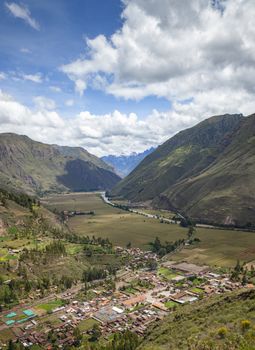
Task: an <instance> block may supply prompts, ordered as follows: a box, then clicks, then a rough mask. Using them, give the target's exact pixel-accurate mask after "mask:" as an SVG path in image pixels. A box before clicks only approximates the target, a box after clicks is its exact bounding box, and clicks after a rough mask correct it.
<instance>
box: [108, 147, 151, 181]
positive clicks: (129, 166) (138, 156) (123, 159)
mask: <svg viewBox="0 0 255 350" xmlns="http://www.w3.org/2000/svg"><path fill="white" fill-rule="evenodd" d="M154 150H155V148H153V147H151V148H150V149H147V150H145V151H144V152H142V153H132V154H130V155H128V156H124V155H121V156H114V155H109V156H104V157H102V160H103V161H104V162H105V163H107V164H109V165H110V166H112V167H113V168H114V170H115V172H116V173H117V174H118V175H119V176H121V177H125V176H127V175H128V174H130V173H131V171H133V170H134V169H135V167H137V165H138V164H140V163H141V161H142V160H143V159H144V158H145V157H146V156H148V155H149V154H151V153H152V152H153V151H154Z"/></svg>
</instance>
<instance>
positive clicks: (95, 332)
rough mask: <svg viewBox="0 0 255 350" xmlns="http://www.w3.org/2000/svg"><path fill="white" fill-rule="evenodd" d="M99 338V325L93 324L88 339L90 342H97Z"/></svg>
mask: <svg viewBox="0 0 255 350" xmlns="http://www.w3.org/2000/svg"><path fill="white" fill-rule="evenodd" d="M100 337H101V330H100V328H99V325H98V324H97V323H95V324H94V325H93V328H92V330H91V337H90V341H93V342H95V341H97V340H98V339H99V338H100Z"/></svg>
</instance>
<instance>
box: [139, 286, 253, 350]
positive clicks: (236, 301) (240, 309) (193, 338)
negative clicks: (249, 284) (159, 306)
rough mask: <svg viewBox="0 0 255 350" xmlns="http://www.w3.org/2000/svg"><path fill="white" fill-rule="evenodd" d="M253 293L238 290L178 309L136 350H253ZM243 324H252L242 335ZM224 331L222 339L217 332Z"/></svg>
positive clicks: (151, 331) (154, 328) (151, 332)
mask: <svg viewBox="0 0 255 350" xmlns="http://www.w3.org/2000/svg"><path fill="white" fill-rule="evenodd" d="M254 298H255V290H239V291H235V292H233V293H228V294H227V295H215V296H213V297H211V298H208V299H203V300H201V301H199V302H196V303H194V304H187V305H184V306H182V307H181V308H177V310H176V311H173V312H172V313H171V314H170V315H169V316H167V317H166V318H164V320H163V321H161V322H160V323H159V324H158V327H153V328H152V329H150V330H149V332H148V334H147V336H145V337H144V340H143V341H142V344H141V346H140V347H139V350H165V349H168V350H176V349H178V350H186V349H196V350H204V349H210V350H219V349H220V350H223V349H232V350H241V349H243V350H252V349H254V348H255V338H254V328H253V327H254V326H255V324H254V322H255V321H254V320H255V309H254ZM243 320H249V321H250V322H251V326H250V330H249V331H247V332H245V333H244V332H243V331H242V328H241V325H242V321H243ZM222 327H225V328H226V329H227V334H226V337H224V339H222V338H220V337H219V329H221V328H222Z"/></svg>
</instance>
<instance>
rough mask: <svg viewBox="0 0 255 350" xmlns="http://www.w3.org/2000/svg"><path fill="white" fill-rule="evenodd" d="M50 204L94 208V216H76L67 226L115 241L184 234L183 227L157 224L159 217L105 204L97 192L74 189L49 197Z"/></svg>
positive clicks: (136, 243) (171, 237) (62, 207)
mask: <svg viewBox="0 0 255 350" xmlns="http://www.w3.org/2000/svg"><path fill="white" fill-rule="evenodd" d="M46 200H47V204H48V206H49V207H50V208H52V209H54V208H56V209H58V210H68V209H69V210H84V211H90V210H93V211H95V215H94V216H87V215H86V216H75V217H73V218H70V219H69V221H68V225H69V227H70V228H71V229H72V230H73V231H75V232H76V233H78V234H80V235H90V236H91V235H95V236H101V237H105V238H106V237H108V238H109V239H110V240H111V241H112V242H113V243H114V244H116V245H122V246H125V245H126V244H127V243H128V242H129V241H130V242H131V243H132V245H133V246H135V247H141V248H145V247H146V245H147V244H148V242H150V241H152V240H154V239H155V237H156V236H157V235H158V236H159V237H160V238H161V239H162V240H169V241H174V240H177V239H179V238H183V237H184V236H185V234H186V230H185V229H183V228H181V227H179V226H177V225H167V224H160V222H159V221H158V220H155V219H149V218H146V217H143V216H141V215H136V214H132V213H129V212H125V211H123V210H120V209H117V208H113V207H111V206H109V205H107V204H105V203H104V202H103V201H102V199H101V198H100V196H99V194H96V193H75V194H68V195H58V196H53V197H48V198H47V199H46Z"/></svg>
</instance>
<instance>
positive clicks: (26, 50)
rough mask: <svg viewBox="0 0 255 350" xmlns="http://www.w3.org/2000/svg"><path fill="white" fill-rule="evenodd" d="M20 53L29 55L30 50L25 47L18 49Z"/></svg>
mask: <svg viewBox="0 0 255 350" xmlns="http://www.w3.org/2000/svg"><path fill="white" fill-rule="evenodd" d="M20 52H22V53H31V50H29V49H27V48H26V47H22V48H21V49H20Z"/></svg>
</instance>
